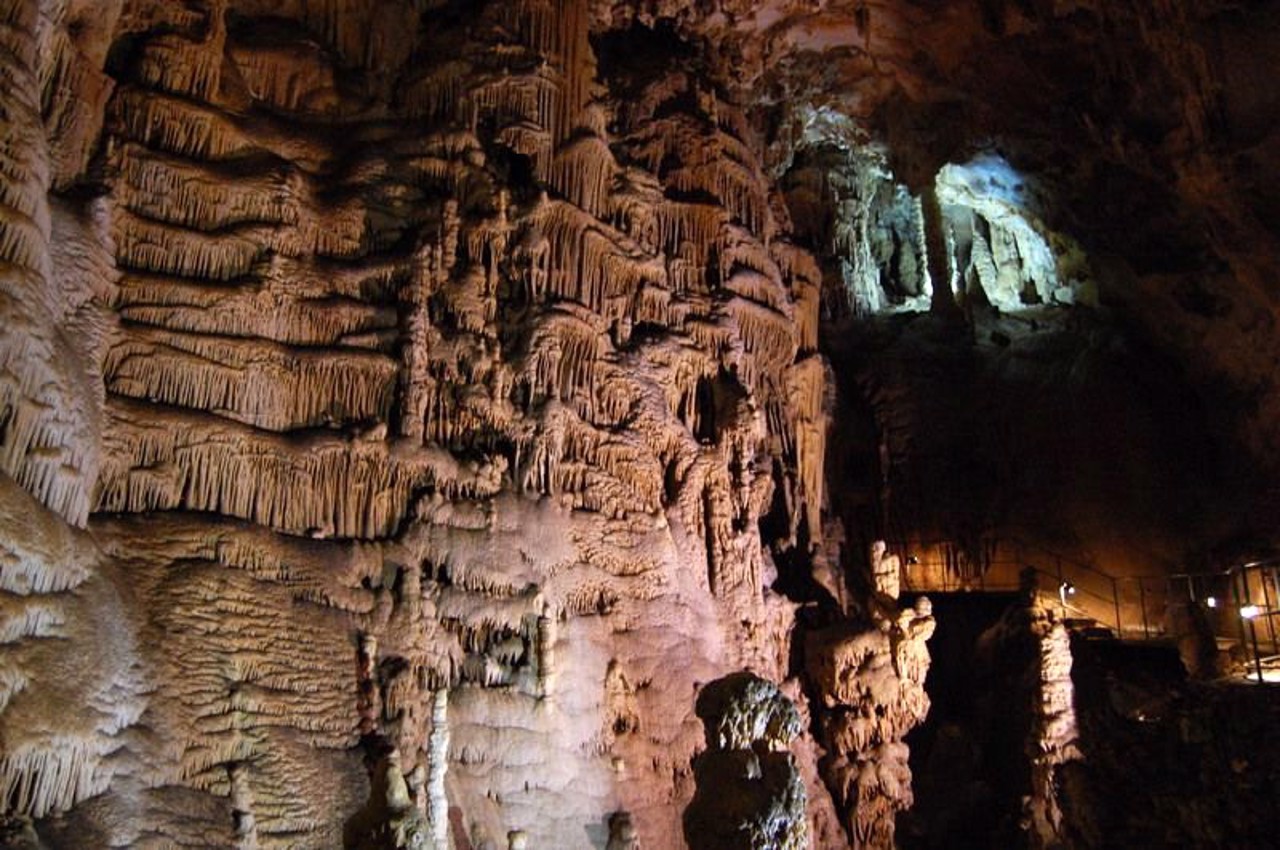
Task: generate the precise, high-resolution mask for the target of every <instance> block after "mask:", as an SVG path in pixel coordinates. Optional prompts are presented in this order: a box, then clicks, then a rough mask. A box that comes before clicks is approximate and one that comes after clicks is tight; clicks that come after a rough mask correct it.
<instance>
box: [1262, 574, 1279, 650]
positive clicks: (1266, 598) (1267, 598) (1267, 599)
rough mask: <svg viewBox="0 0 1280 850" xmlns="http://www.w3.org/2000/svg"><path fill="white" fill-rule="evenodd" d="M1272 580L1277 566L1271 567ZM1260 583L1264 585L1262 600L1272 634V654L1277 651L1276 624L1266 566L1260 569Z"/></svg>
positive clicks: (1268, 629) (1268, 630) (1268, 628)
mask: <svg viewBox="0 0 1280 850" xmlns="http://www.w3.org/2000/svg"><path fill="white" fill-rule="evenodd" d="M1271 576H1272V581H1275V568H1274V567H1273V568H1272V569H1271ZM1258 583H1259V584H1261V585H1262V602H1263V605H1264V606H1265V608H1266V616H1267V634H1269V635H1270V636H1271V646H1270V647H1269V648H1270V650H1271V654H1272V655H1274V654H1275V653H1276V624H1275V612H1274V610H1273V609H1272V607H1271V591H1270V590H1268V589H1267V571H1266V568H1265V567H1264V568H1262V569H1260V570H1258Z"/></svg>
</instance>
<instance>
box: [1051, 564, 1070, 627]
mask: <svg viewBox="0 0 1280 850" xmlns="http://www.w3.org/2000/svg"><path fill="white" fill-rule="evenodd" d="M1053 562H1054V564H1055V565H1056V566H1057V568H1058V588H1057V589H1058V601H1059V602H1061V603H1062V619H1063V621H1064V622H1065V621H1066V619H1067V594H1066V593H1064V592H1063V589H1062V585H1063V582H1064V581H1065V580H1064V579H1063V578H1062V558H1060V557H1059V556H1057V555H1054V556H1053Z"/></svg>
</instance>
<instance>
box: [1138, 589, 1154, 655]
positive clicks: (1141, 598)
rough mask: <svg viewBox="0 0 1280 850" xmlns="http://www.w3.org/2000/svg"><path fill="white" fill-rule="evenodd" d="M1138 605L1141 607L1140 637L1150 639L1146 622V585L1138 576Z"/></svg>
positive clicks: (1149, 631)
mask: <svg viewBox="0 0 1280 850" xmlns="http://www.w3.org/2000/svg"><path fill="white" fill-rule="evenodd" d="M1138 605H1139V606H1141V607H1142V637H1143V638H1144V639H1146V640H1150V639H1151V627H1150V626H1149V625H1148V624H1147V585H1146V582H1144V581H1143V580H1142V577H1141V576H1139V577H1138Z"/></svg>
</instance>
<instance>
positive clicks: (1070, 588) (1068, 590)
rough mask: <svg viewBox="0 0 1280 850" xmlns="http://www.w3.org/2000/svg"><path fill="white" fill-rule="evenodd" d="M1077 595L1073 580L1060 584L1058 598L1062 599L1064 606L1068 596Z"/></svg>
mask: <svg viewBox="0 0 1280 850" xmlns="http://www.w3.org/2000/svg"><path fill="white" fill-rule="evenodd" d="M1075 595H1076V586H1075V585H1074V584H1072V583H1071V582H1069V581H1064V582H1063V583H1062V584H1060V585H1058V599H1060V600H1062V604H1063V605H1064V606H1065V605H1066V604H1067V597H1068V596H1075Z"/></svg>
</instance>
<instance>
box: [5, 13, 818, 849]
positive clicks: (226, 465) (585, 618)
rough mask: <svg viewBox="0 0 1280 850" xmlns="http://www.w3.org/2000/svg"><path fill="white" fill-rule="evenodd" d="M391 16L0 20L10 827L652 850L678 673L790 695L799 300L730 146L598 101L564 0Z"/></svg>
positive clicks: (681, 702) (670, 104) (757, 172)
mask: <svg viewBox="0 0 1280 850" xmlns="http://www.w3.org/2000/svg"><path fill="white" fill-rule="evenodd" d="M437 5H438V4H430V3H419V2H396V3H391V4H370V3H366V4H347V3H337V2H335V3H327V4H326V3H297V4H286V5H284V6H277V5H274V4H254V3H223V2H212V3H207V4H204V3H197V4H186V5H174V4H166V3H145V2H144V3H134V2H130V3H123V4H119V3H117V4H112V5H111V7H110V8H109V9H105V8H100V7H99V6H97V5H94V4H80V5H75V4H65V3H60V4H45V3H37V2H16V3H9V4H7V5H6V6H5V9H4V11H3V15H0V18H2V19H3V35H4V39H5V45H6V50H5V52H4V54H3V62H4V74H5V78H6V79H7V80H8V83H9V86H8V88H7V90H6V94H5V100H4V107H5V110H6V116H7V119H8V127H9V128H10V129H8V130H6V139H5V141H6V147H5V149H4V155H5V160H4V168H3V175H4V177H3V179H4V181H5V183H4V185H5V189H4V192H3V200H4V203H5V207H4V211H5V218H4V229H3V236H4V238H3V243H2V245H0V248H2V249H3V254H4V259H5V262H6V263H7V264H8V265H7V266H6V272H5V275H4V284H3V285H4V292H3V295H4V299H3V308H4V310H5V315H6V332H5V336H4V339H3V345H2V346H0V348H2V349H3V352H4V354H3V357H4V363H5V364H6V366H5V369H4V372H3V380H4V384H3V393H4V395H3V399H4V402H3V410H4V414H3V422H4V425H5V427H4V429H3V445H4V452H3V458H4V461H3V463H4V471H5V472H6V477H5V478H4V481H3V484H4V488H5V489H4V499H5V504H6V506H7V509H6V512H5V518H6V523H5V525H4V533H3V541H4V545H5V548H6V551H7V553H8V554H7V559H8V560H7V561H6V564H5V568H4V589H5V606H6V608H7V609H8V610H7V611H6V618H5V623H6V625H5V649H4V652H3V662H4V670H5V675H4V677H3V687H4V690H3V700H0V709H2V710H0V734H2V736H3V740H4V742H5V747H4V755H3V763H2V764H0V791H2V792H3V793H2V794H0V798H3V799H4V800H5V801H6V803H5V805H6V811H7V812H8V813H9V814H10V815H11V816H17V817H25V818H31V819H36V820H38V821H40V822H41V823H42V826H41V830H42V834H47V836H48V838H47V840H48V841H50V842H52V843H54V844H59V845H68V846H73V845H76V843H77V842H81V841H83V840H84V839H83V836H85V835H94V836H97V837H96V838H95V839H94V840H93V843H95V844H100V845H101V846H135V847H141V846H157V847H159V846H172V845H173V844H179V845H194V844H198V843H203V844H213V845H217V846H239V847H273V846H274V847H299V846H310V847H334V846H340V845H345V846H349V847H392V846H394V847H402V846H403V847H410V846H413V847H445V846H488V845H489V844H494V845H501V844H505V843H508V841H509V842H510V844H511V845H512V846H516V844H517V843H519V842H521V841H524V842H528V843H529V845H530V846H561V847H572V846H590V845H591V844H593V843H594V842H596V841H603V840H604V839H605V838H607V837H609V836H612V837H611V838H610V840H612V841H614V843H615V844H616V843H618V842H622V843H623V844H624V845H625V843H626V842H627V841H628V840H631V839H628V838H627V836H631V837H632V839H635V838H636V837H637V836H640V837H642V838H643V840H644V841H645V842H646V843H648V844H649V846H653V847H663V846H674V845H676V844H678V843H679V842H680V840H681V838H680V836H681V834H682V829H681V811H682V809H683V807H684V805H685V804H686V803H687V802H688V801H689V799H690V797H691V795H692V793H693V786H692V784H691V783H690V781H689V774H688V771H689V764H690V760H691V758H692V757H693V756H694V754H695V752H696V751H697V750H698V749H699V748H700V746H701V724H700V722H699V721H698V719H697V717H696V715H695V711H694V708H695V698H696V697H697V694H698V692H699V689H700V687H701V686H702V684H703V683H705V682H707V681H710V680H712V679H715V678H718V677H720V676H723V675H724V674H726V673H728V672H731V671H734V670H737V669H740V668H750V669H753V670H756V671H757V672H758V673H760V674H761V675H763V676H767V677H769V678H771V679H773V680H777V681H780V680H782V679H785V678H787V677H788V676H791V675H793V672H792V671H790V670H789V669H788V666H787V662H786V655H787V650H786V640H787V633H788V629H789V627H790V623H791V612H792V610H793V606H792V605H791V603H789V602H787V601H786V600H785V599H784V598H783V597H781V596H779V595H777V594H775V593H774V592H773V591H771V590H770V585H771V584H772V583H773V580H774V567H773V566H772V562H771V557H770V554H769V549H768V548H767V547H766V545H765V544H764V542H763V541H762V539H761V534H760V530H759V528H760V519H761V517H762V516H763V515H765V514H766V513H768V512H771V511H772V512H773V513H774V514H776V515H777V516H778V517H779V519H780V521H781V525H782V527H783V528H784V529H786V531H785V537H786V539H789V540H790V541H791V543H790V544H789V545H793V546H794V545H797V544H796V542H795V541H796V538H797V536H798V535H800V534H805V535H809V536H810V537H811V538H812V537H813V536H816V534H817V524H818V522H819V516H820V509H821V505H822V493H823V474H822V458H823V446H824V440H825V438H826V429H827V419H826V410H825V407H824V403H825V391H824V381H825V371H824V366H823V364H822V360H821V357H820V356H819V355H818V354H817V352H816V346H817V309H818V300H819V299H818V294H817V293H818V287H819V285H820V282H821V281H820V274H819V272H818V270H817V267H816V265H815V263H814V261H813V259H812V258H811V257H810V256H809V255H808V254H807V253H805V252H804V251H802V250H800V249H799V248H797V247H796V246H795V245H794V244H792V243H791V242H790V241H789V240H788V226H789V225H788V219H787V215H786V212H785V208H784V207H783V205H782V204H781V203H780V202H779V199H778V196H777V194H776V191H775V190H774V188H773V187H772V185H771V183H770V181H769V180H768V179H767V178H766V177H765V175H764V173H763V171H762V169H761V165H760V151H761V142H760V140H759V138H758V137H757V135H756V131H755V130H754V129H753V128H752V127H751V125H750V123H749V122H748V121H747V120H746V118H745V116H744V115H743V113H742V111H741V108H740V107H739V106H737V105H735V104H734V103H733V102H731V101H730V100H727V99H725V98H724V97H723V96H722V95H720V94H717V92H716V90H715V87H714V86H713V85H710V84H708V83H704V82H702V81H700V80H699V79H698V78H697V77H696V76H694V75H693V74H692V73H690V70H689V69H688V68H685V67H682V66H681V65H680V64H679V63H677V62H674V61H673V62H672V63H670V64H669V65H659V66H655V67H652V68H650V69H647V73H646V76H644V77H643V78H640V79H635V80H631V81H630V82H631V84H632V85H634V86H635V96H634V97H630V98H626V99H623V98H621V97H618V96H615V95H613V94H611V93H610V91H609V90H608V87H607V82H608V81H605V80H602V79H601V77H600V76H599V74H598V73H597V67H596V59H595V56H594V52H593V49H592V47H591V44H590V43H589V40H588V35H589V30H588V27H589V15H588V9H587V8H586V6H585V5H584V4H580V3H571V2H514V3H502V4H492V5H491V6H490V7H488V8H486V9H484V10H479V9H477V10H472V11H468V12H465V13H463V12H461V11H460V10H452V11H451V10H449V9H447V8H435V7H436V6H437ZM776 505H781V507H776ZM769 542H770V543H773V541H769ZM674 659H678V663H675V664H673V663H672V661H673V660H674ZM51 708H54V709H56V710H53V711H51ZM38 718H43V719H38ZM802 731H803V730H800V729H798V728H796V729H794V730H792V733H793V736H794V734H799V733H801V732H802ZM799 787H800V788H801V790H802V786H799ZM797 800H798V801H799V808H798V809H796V808H795V807H794V806H793V807H792V808H791V809H788V810H787V811H788V813H789V814H788V817H790V818H792V819H793V820H796V819H798V820H796V822H795V823H790V824H789V825H788V824H783V825H784V826H785V827H786V828H788V829H793V830H798V831H799V832H798V833H797V834H801V835H802V834H804V832H805V810H804V797H803V794H801V796H800V797H798V798H797ZM77 836H79V837H77ZM509 836H510V838H509Z"/></svg>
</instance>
